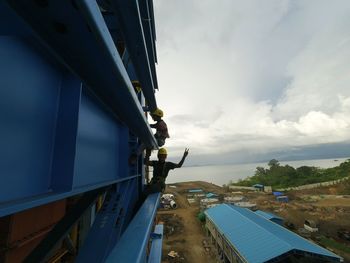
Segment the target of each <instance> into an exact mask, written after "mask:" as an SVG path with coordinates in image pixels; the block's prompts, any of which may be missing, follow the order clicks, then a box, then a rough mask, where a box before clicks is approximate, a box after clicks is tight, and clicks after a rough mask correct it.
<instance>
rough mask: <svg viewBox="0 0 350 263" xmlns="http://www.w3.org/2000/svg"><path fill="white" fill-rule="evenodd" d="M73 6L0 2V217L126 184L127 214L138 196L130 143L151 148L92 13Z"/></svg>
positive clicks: (137, 169) (83, 4) (87, 5)
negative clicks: (131, 136)
mask: <svg viewBox="0 0 350 263" xmlns="http://www.w3.org/2000/svg"><path fill="white" fill-rule="evenodd" d="M46 3H47V4H46ZM76 3H77V4H78V6H76V5H74V4H72V1H58V0H56V1H55V0H52V1H48V2H45V1H25V0H18V1H17V0H16V1H14V0H13V1H12V0H8V1H1V2H0V22H1V23H0V57H1V60H0V72H1V77H0V100H1V103H0V120H1V129H0V138H1V145H2V147H1V148H0V172H1V174H2V175H1V183H0V217H1V216H4V215H8V214H12V213H15V212H18V211H22V210H25V209H29V208H31V207H35V206H38V205H42V204H45V203H49V202H52V201H55V200H59V199H62V198H66V197H69V196H72V195H76V194H79V193H83V192H86V191H89V190H92V189H96V188H99V187H103V186H106V185H111V184H119V183H122V182H128V181H130V180H131V181H132V182H133V183H132V186H130V187H129V191H130V192H129V194H130V193H132V195H130V196H128V205H127V207H126V209H129V210H130V208H132V207H133V205H134V204H135V202H136V200H137V198H138V196H139V193H140V191H141V189H142V184H143V181H144V180H143V173H142V168H143V167H142V165H140V163H139V164H138V165H136V166H134V167H132V166H131V167H130V166H129V165H128V156H129V154H130V144H129V133H130V130H131V131H132V132H133V133H134V134H135V135H136V136H137V137H138V138H141V139H142V140H143V141H144V142H145V143H146V144H148V145H153V146H154V145H155V144H156V142H155V139H154V137H153V134H152V131H151V129H150V127H149V125H148V123H147V121H146V119H145V117H144V113H143V110H142V108H141V104H140V102H139V101H140V98H137V96H136V94H135V92H134V89H133V87H132V86H131V82H130V78H129V76H130V74H129V73H128V72H127V71H126V69H125V68H124V65H123V63H122V60H121V58H120V56H119V54H118V52H117V50H116V47H115V44H114V42H113V40H112V38H111V36H110V33H109V31H108V28H107V26H106V24H105V22H104V19H103V18H102V15H101V12H100V10H99V7H98V6H97V5H96V2H95V1H87V0H85V1H83V0H82V1H76ZM130 19H132V18H130ZM137 19H138V18H137ZM137 21H138V20H137ZM5 25H6V26H5ZM9 25H11V26H9ZM102 65H103V66H102ZM140 67H141V68H142V65H140ZM144 70H145V72H149V65H145V67H144ZM150 77H152V76H150ZM137 143H138V141H137V140H136V141H135V142H134V144H135V145H136V144H137ZM133 147H134V146H133ZM139 161H140V160H139ZM129 210H128V211H127V213H126V217H125V218H126V220H125V221H126V222H128V220H129V219H130V218H131V213H130V211H129Z"/></svg>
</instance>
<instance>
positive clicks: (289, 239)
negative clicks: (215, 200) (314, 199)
mask: <svg viewBox="0 0 350 263" xmlns="http://www.w3.org/2000/svg"><path fill="white" fill-rule="evenodd" d="M205 214H206V215H207V217H208V218H209V219H211V220H212V221H213V223H214V224H215V225H216V227H217V228H218V230H219V231H220V232H221V233H222V234H223V235H224V236H225V237H226V238H227V239H228V240H229V242H231V244H233V246H234V247H235V249H237V250H238V252H239V253H240V255H241V256H242V257H244V258H245V259H246V260H247V261H248V262H265V261H267V260H270V259H273V258H275V257H278V256H280V255H282V254H284V253H287V252H290V251H292V250H299V251H305V252H309V253H315V254H318V255H321V256H324V257H328V258H329V259H333V260H334V259H335V260H337V261H340V260H341V257H339V256H337V255H336V254H334V253H332V252H330V251H328V250H326V249H324V248H322V247H320V246H318V245H315V244H313V243H311V242H309V241H307V240H306V239H304V238H302V237H300V236H298V235H296V234H294V233H293V232H291V231H289V230H288V229H286V228H284V227H282V226H279V225H278V224H275V223H273V222H271V221H270V220H267V219H265V218H263V217H261V216H259V215H257V214H255V213H254V212H252V211H251V210H249V209H245V208H241V207H236V206H232V205H228V204H221V205H218V206H216V207H213V208H210V209H208V210H206V211H205Z"/></svg>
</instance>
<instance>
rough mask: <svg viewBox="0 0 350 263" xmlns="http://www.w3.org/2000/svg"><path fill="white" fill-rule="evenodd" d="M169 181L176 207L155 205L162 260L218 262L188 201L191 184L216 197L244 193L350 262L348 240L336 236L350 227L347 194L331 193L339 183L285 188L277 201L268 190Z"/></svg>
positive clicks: (196, 205) (259, 206) (196, 209)
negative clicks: (308, 223) (284, 198)
mask: <svg viewBox="0 0 350 263" xmlns="http://www.w3.org/2000/svg"><path fill="white" fill-rule="evenodd" d="M172 186H176V188H170V187H169V186H168V187H167V189H166V193H171V194H174V196H175V200H176V203H177V208H176V209H167V210H165V209H160V210H159V211H158V213H157V220H158V222H162V223H163V224H164V239H163V251H162V252H163V253H162V254H163V256H162V262H163V263H168V262H169V263H170V262H189V263H191V262H193V263H196V262H208V263H214V262H219V260H218V259H217V256H216V250H215V248H214V247H213V245H212V244H211V243H210V241H209V239H208V237H207V236H206V233H205V229H204V224H203V223H201V222H200V221H199V219H198V218H197V215H198V213H199V212H200V207H199V202H196V203H192V204H189V203H188V201H187V195H188V190H189V189H194V188H201V189H203V191H204V192H213V193H216V194H219V195H220V196H221V197H223V196H228V195H229V196H234V195H237V194H239V195H243V196H244V197H245V198H246V200H247V201H249V202H251V203H256V204H257V209H261V210H264V211H268V212H272V213H274V214H276V215H279V216H281V217H282V218H283V219H284V222H285V223H288V225H289V226H290V227H292V228H291V230H292V231H294V232H296V233H299V234H300V235H302V236H304V237H305V238H307V239H310V240H312V241H313V242H315V243H318V244H319V245H321V246H324V247H326V248H327V249H329V250H331V251H333V252H334V253H336V254H338V255H340V256H342V257H343V258H344V259H345V262H350V241H347V240H345V239H344V238H340V237H339V234H338V232H339V230H341V229H343V230H344V229H345V230H350V196H349V195H337V194H336V193H337V192H338V190H339V189H338V188H341V187H343V186H342V185H339V186H332V187H323V188H318V189H312V190H302V191H291V192H288V193H286V194H287V195H288V197H289V199H290V201H289V202H288V203H280V202H277V201H276V200H275V198H274V196H273V195H272V194H271V193H264V192H248V191H242V192H241V193H234V194H232V192H231V191H230V190H229V189H228V188H223V187H219V186H217V185H214V184H210V183H206V182H185V183H177V184H172ZM235 191H237V190H235ZM305 219H309V220H313V221H315V222H316V223H317V225H318V228H319V231H318V232H316V233H313V234H308V233H305V231H300V230H303V229H302V228H303V225H304V220H305ZM306 232H307V231H306ZM169 253H170V255H171V256H169V255H168V254H169Z"/></svg>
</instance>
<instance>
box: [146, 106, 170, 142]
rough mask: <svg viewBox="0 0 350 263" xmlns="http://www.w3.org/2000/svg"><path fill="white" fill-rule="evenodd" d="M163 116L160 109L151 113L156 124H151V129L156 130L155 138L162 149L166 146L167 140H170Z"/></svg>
mask: <svg viewBox="0 0 350 263" xmlns="http://www.w3.org/2000/svg"><path fill="white" fill-rule="evenodd" d="M163 116H164V113H163V111H162V110H161V109H159V108H157V109H156V110H154V111H153V112H152V113H151V117H152V119H153V120H154V121H155V122H156V123H154V124H150V126H151V128H154V129H156V133H155V134H154V137H155V138H156V140H157V143H158V146H159V147H162V146H163V145H164V144H165V140H166V139H167V138H170V136H169V133H168V126H167V125H166V123H165V121H163V120H162V118H163Z"/></svg>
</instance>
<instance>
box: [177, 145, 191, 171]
mask: <svg viewBox="0 0 350 263" xmlns="http://www.w3.org/2000/svg"><path fill="white" fill-rule="evenodd" d="M189 150H190V149H188V148H185V152H184V155H183V156H182V159H181V161H180V162H179V163H178V164H177V165H176V167H175V168H180V167H181V166H182V165H183V163H184V162H185V159H186V157H187V155H188V151H189Z"/></svg>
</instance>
